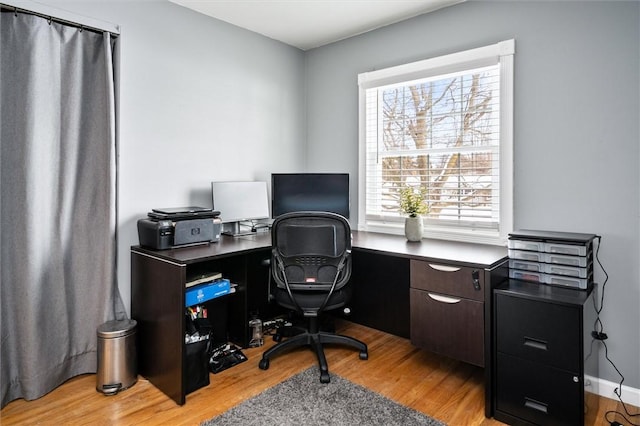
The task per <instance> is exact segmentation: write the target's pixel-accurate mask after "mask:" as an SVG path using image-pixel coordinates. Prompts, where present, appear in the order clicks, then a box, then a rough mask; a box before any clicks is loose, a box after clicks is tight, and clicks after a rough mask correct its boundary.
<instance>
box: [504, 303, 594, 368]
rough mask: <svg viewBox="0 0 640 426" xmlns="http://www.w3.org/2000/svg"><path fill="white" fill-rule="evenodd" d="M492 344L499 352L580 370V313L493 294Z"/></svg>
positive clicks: (571, 309)
mask: <svg viewBox="0 0 640 426" xmlns="http://www.w3.org/2000/svg"><path fill="white" fill-rule="evenodd" d="M495 302H496V303H495V306H494V308H495V310H496V315H497V317H496V324H497V330H496V344H497V348H498V351H499V352H504V353H508V354H511V355H514V356H518V357H522V358H525V359H528V360H531V361H537V362H540V363H545V364H549V365H551V366H554V367H557V368H564V369H567V370H571V371H574V372H578V371H580V363H581V361H582V360H581V359H580V350H579V348H580V347H581V342H580V333H577V332H576V330H582V325H581V317H580V311H579V310H578V309H574V308H572V307H569V306H564V305H560V304H556V303H545V302H539V301H534V300H529V299H525V298H521V297H513V296H509V295H506V294H501V293H498V294H496V300H495Z"/></svg>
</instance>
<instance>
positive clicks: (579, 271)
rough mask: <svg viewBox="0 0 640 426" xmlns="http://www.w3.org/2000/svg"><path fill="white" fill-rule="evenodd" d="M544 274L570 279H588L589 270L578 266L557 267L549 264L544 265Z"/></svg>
mask: <svg viewBox="0 0 640 426" xmlns="http://www.w3.org/2000/svg"><path fill="white" fill-rule="evenodd" d="M544 272H546V273H547V274H553V275H563V276H569V277H578V278H587V268H579V267H576V266H567V265H556V264H552V263H547V264H545V265H544Z"/></svg>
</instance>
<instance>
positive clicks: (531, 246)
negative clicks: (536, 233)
mask: <svg viewBox="0 0 640 426" xmlns="http://www.w3.org/2000/svg"><path fill="white" fill-rule="evenodd" d="M507 244H508V246H507V247H508V248H510V249H515V250H528V251H544V243H543V242H542V241H527V240H509V241H508V243H507Z"/></svg>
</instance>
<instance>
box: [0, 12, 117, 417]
mask: <svg viewBox="0 0 640 426" xmlns="http://www.w3.org/2000/svg"><path fill="white" fill-rule="evenodd" d="M1 18H2V21H1V23H0V34H1V36H0V37H1V38H0V41H1V54H0V61H1V62H0V66H1V68H0V72H1V74H0V80H1V85H0V101H1V103H0V109H1V113H2V114H1V116H2V119H1V124H2V127H1V132H0V140H1V142H2V150H1V172H0V175H1V178H2V179H1V184H0V189H1V195H2V199H1V204H0V213H1V216H0V218H1V227H0V232H1V235H0V237H1V241H2V258H1V260H2V265H1V276H2V291H1V294H0V298H1V300H0V309H1V317H2V318H1V320H2V341H1V351H2V352H1V354H0V363H1V366H0V374H1V377H0V382H1V386H2V407H4V406H5V405H6V404H7V403H8V402H10V401H12V400H14V399H16V398H24V399H27V400H31V399H35V398H39V397H40V396H42V395H44V394H46V393H47V392H49V391H51V390H52V389H54V388H55V387H57V386H58V385H60V384H61V383H63V382H64V381H66V380H68V379H69V378H71V377H73V376H76V375H79V374H83V373H92V372H96V367H97V359H96V357H97V352H96V348H97V337H96V329H97V327H98V326H99V325H100V324H102V323H103V322H105V321H108V320H111V319H123V318H124V317H125V311H124V308H123V304H122V301H121V299H120V295H119V293H118V287H117V282H116V270H115V264H116V263H115V262H116V240H115V238H116V233H115V231H116V211H117V206H116V148H117V145H116V131H115V126H116V121H115V120H116V106H115V93H116V92H115V89H114V87H115V81H114V75H117V73H114V70H117V67H116V66H114V63H113V57H114V56H116V57H117V55H114V52H115V49H116V48H117V46H118V40H117V39H114V38H113V37H111V36H110V34H109V33H97V32H92V31H90V30H86V29H84V30H83V29H81V28H76V27H72V26H67V25H64V24H60V23H56V22H50V20H48V19H45V18H41V17H38V16H33V15H29V14H26V13H22V12H18V13H15V12H13V11H10V12H7V11H6V10H3V11H2V13H1Z"/></svg>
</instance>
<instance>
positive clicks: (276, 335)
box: [273, 334, 282, 342]
mask: <svg viewBox="0 0 640 426" xmlns="http://www.w3.org/2000/svg"><path fill="white" fill-rule="evenodd" d="M281 340H282V335H281V334H274V335H273V341H274V342H279V341H281Z"/></svg>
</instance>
